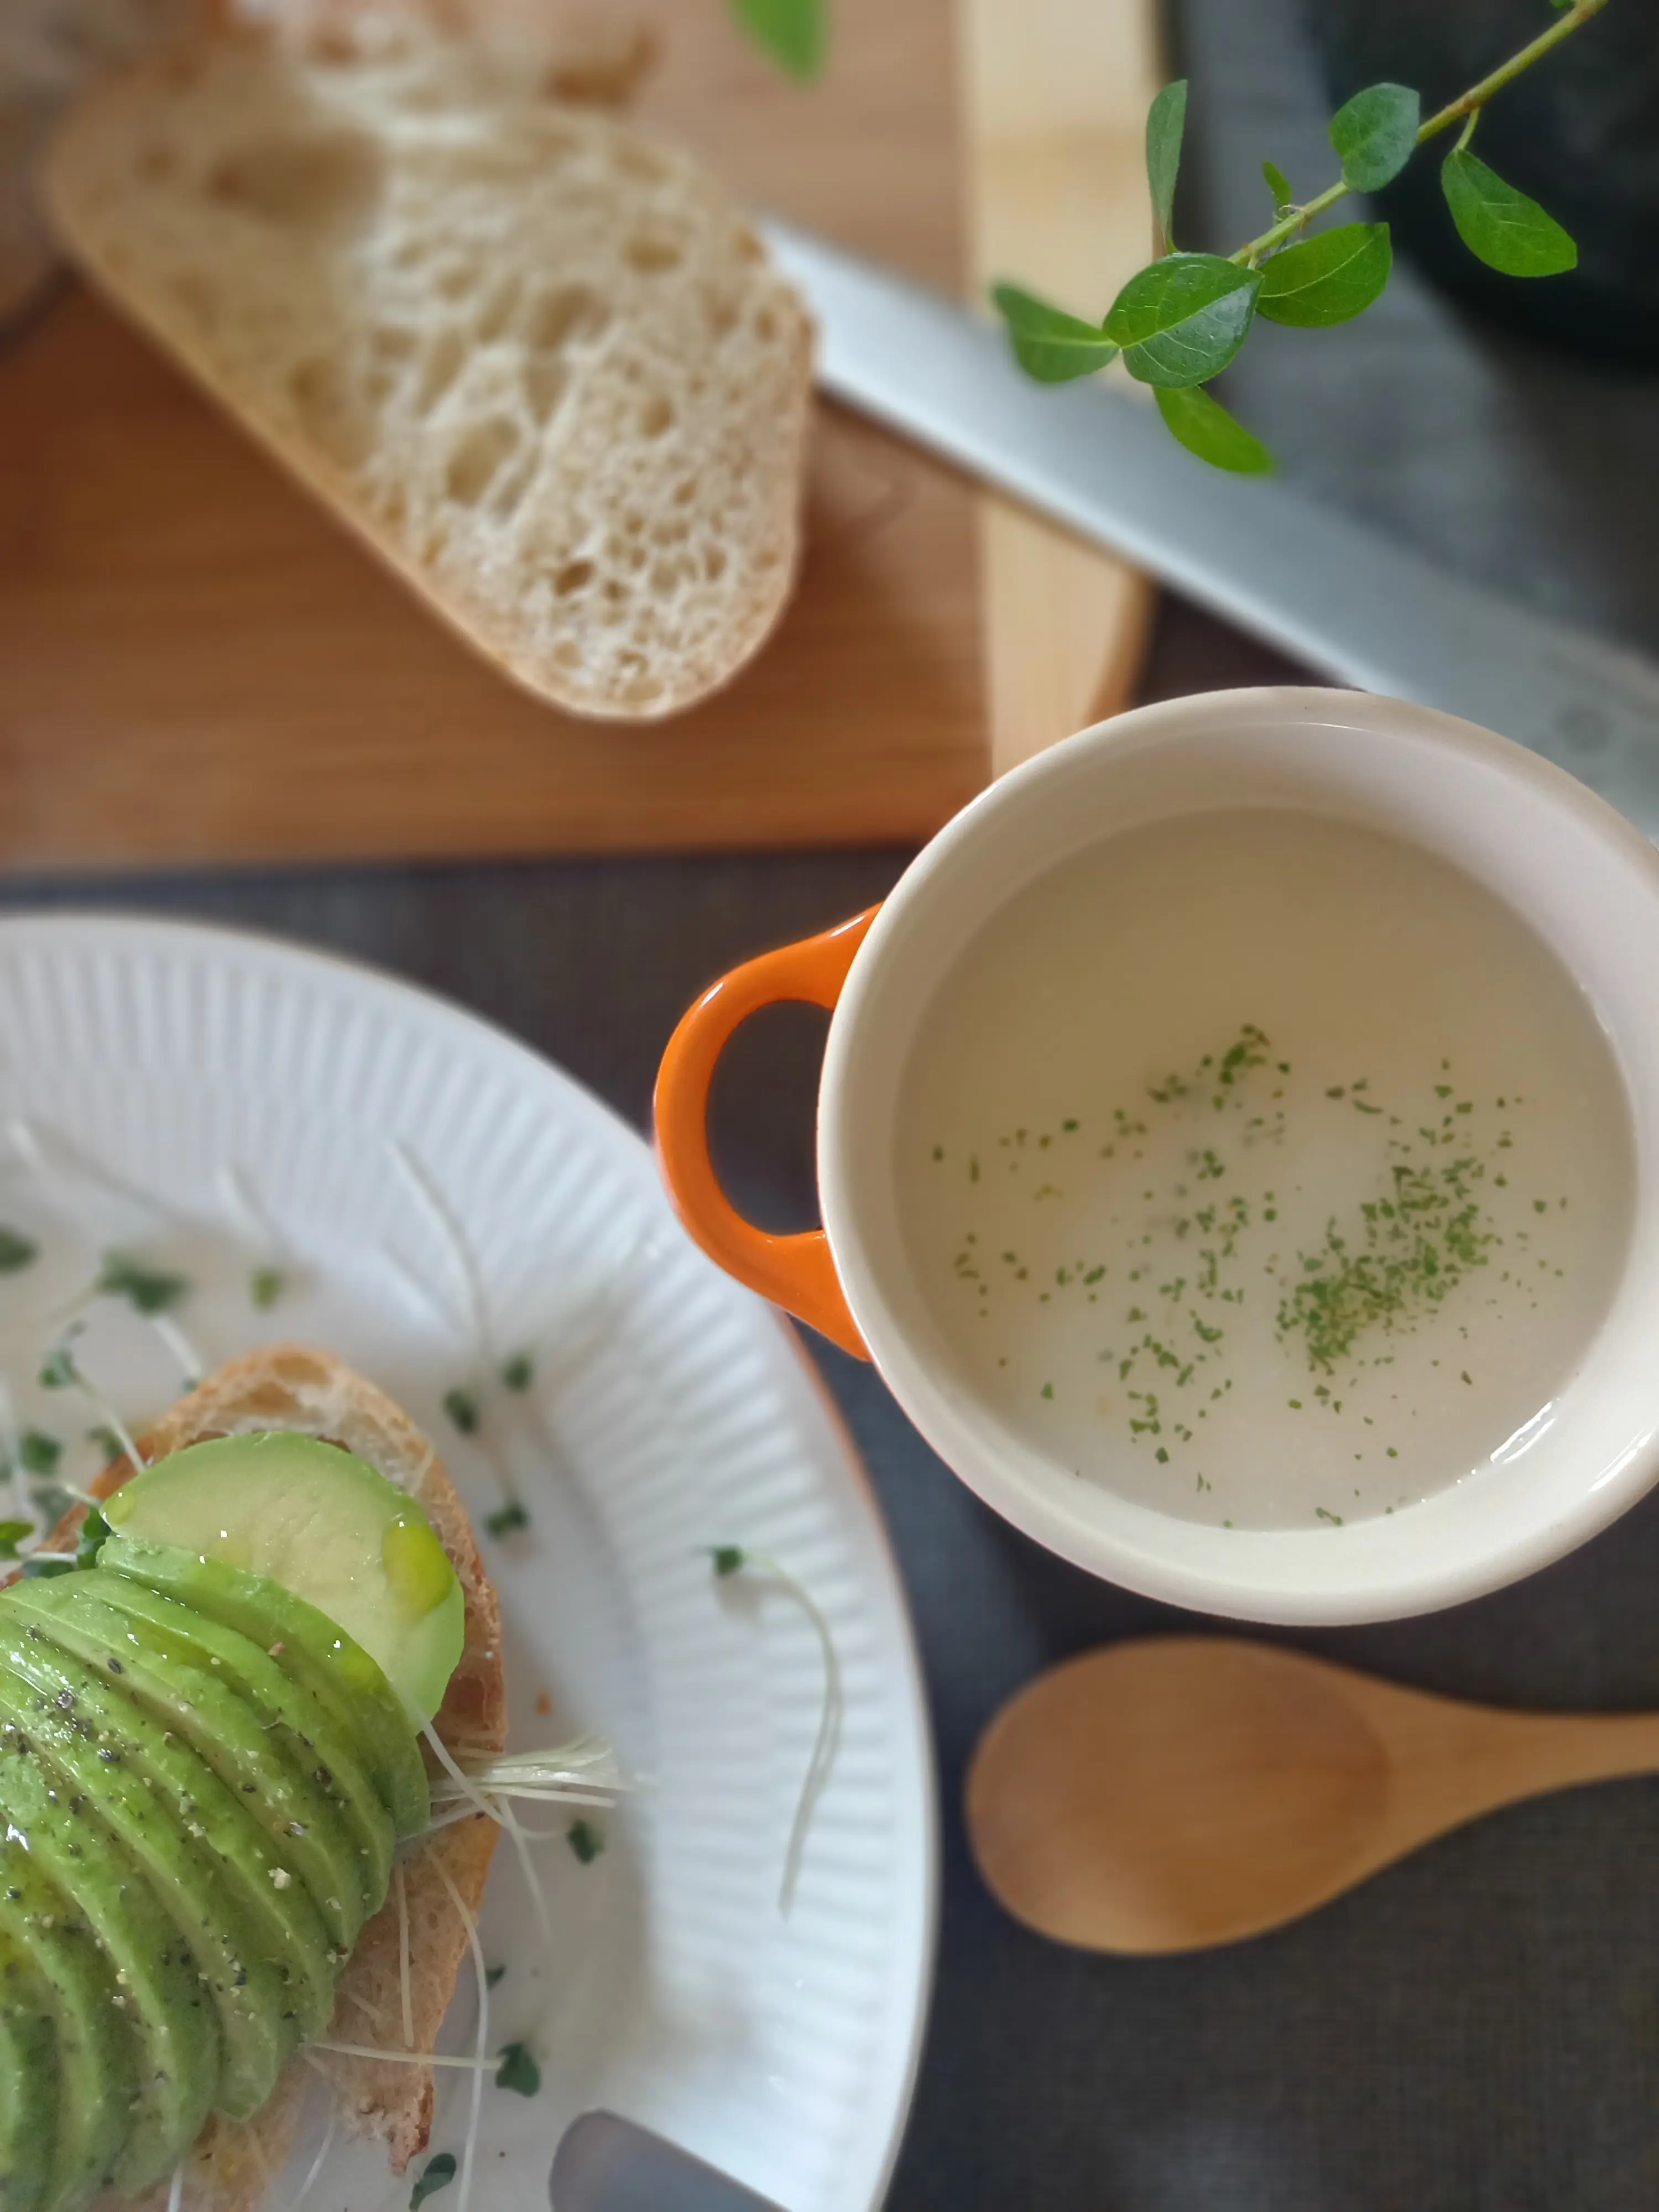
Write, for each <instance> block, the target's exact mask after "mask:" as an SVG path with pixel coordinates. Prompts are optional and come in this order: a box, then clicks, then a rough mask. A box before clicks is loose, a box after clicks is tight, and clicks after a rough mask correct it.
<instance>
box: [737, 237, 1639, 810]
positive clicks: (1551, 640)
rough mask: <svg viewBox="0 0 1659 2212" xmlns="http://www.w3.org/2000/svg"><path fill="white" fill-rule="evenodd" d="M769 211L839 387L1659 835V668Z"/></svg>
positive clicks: (937, 449)
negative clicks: (1496, 739)
mask: <svg viewBox="0 0 1659 2212" xmlns="http://www.w3.org/2000/svg"><path fill="white" fill-rule="evenodd" d="M762 228H763V231H764V233H765V235H766V239H767V241H768V244H769V246H770V247H771V249H772V252H773V253H774V254H775V256H776V258H777V260H778V262H779V263H780V264H781V266H782V268H783V269H784V270H785V271H786V272H787V275H788V276H790V277H791V278H792V279H793V282H794V283H795V284H796V285H797V286H798V287H799V289H800V291H801V293H802V295H804V297H805V300H806V301H807V304H808V306H809V307H811V312H812V314H813V316H814V318H815V319H816V320H817V325H818V362H817V376H818V382H819V384H820V386H822V388H823V390H824V391H825V392H828V393H829V395H830V396H831V397H832V398H836V399H840V400H843V401H845V402H846V403H847V404H848V405H849V406H851V407H854V408H856V409H857V410H859V411H860V413H863V414H866V415H868V416H872V417H873V418H874V419H875V420H876V421H878V422H882V423H884V424H885V425H886V426H887V427H888V428H890V429H893V430H896V431H898V432H900V433H901V434H902V435H903V436H905V437H907V438H908V439H911V440H912V441H915V443H916V444H918V445H921V446H924V447H927V448H929V449H930V450H931V451H932V452H933V453H938V454H939V455H940V456H942V457H943V458H944V459H946V460H948V461H951V462H954V463H955V464H956V465H957V466H958V467H961V468H963V469H965V470H967V471H969V473H970V474H972V475H974V476H975V477H979V478H981V480H982V481H983V482H984V483H988V484H993V485H994V486H995V487H996V488H997V489H999V490H1001V491H1005V492H1008V493H1011V494H1012V495H1013V496H1014V497H1015V498H1017V499H1019V500H1022V501H1024V502H1025V503H1026V504H1028V505H1029V506H1030V507H1035V508H1036V509H1037V510H1038V511H1039V512H1040V513H1043V514H1046V515H1048V516H1050V517H1052V518H1053V519H1054V520H1055V521H1057V522H1060V523H1063V524H1066V526H1069V527H1070V528H1071V529H1073V530H1075V531H1076V532H1078V534H1079V536H1080V537H1083V538H1091V539H1092V540H1093V541H1094V542H1095V543H1097V544H1101V545H1104V546H1107V547H1109V549H1110V550H1112V551H1113V552H1115V553H1120V554H1121V555H1122V556H1124V557H1125V558H1126V559H1127V560H1129V561H1132V562H1135V563H1136V564H1137V565H1138V566H1139V567H1140V568H1145V569H1147V570H1149V571H1150V572H1151V573H1152V574H1153V575H1155V576H1158V577H1159V578H1160V579H1161V580H1163V581H1164V582H1165V583H1167V584H1170V585H1172V586H1174V587H1175V588H1176V590H1177V591H1180V592H1185V593H1186V594H1187V595H1188V597H1189V598H1191V599H1196V600H1198V601H1200V603H1201V604H1202V605H1205V606H1206V607H1209V608H1211V609H1212V610H1213V611H1215V612H1216V613H1217V614H1219V615H1223V616H1225V617H1227V619H1228V620H1230V621H1231V622H1234V623H1237V624H1238V626H1239V627H1240V628H1241V629H1248V630H1250V631H1253V632H1254V633H1255V635H1257V636H1258V637H1262V638H1266V639H1267V640H1268V641H1270V642H1271V643H1273V644H1274V645H1277V646H1279V647H1282V648H1283V649H1284V650H1285V652H1287V653H1293V654H1295V655H1297V657H1298V658H1300V659H1304V660H1307V661H1310V662H1311V663H1313V664H1314V665H1316V666H1317V667H1319V668H1320V669H1322V670H1323V671H1326V672H1327V673H1328V674H1330V675H1332V676H1334V677H1335V678H1337V679H1338V680H1339V681H1340V682H1344V683H1348V684H1356V685H1358V686H1359V687H1360V688H1362V689H1363V690H1370V691H1381V692H1387V693H1390V694H1392V695H1393V696H1395V697H1398V698H1401V699H1413V700H1417V701H1419V702H1422V703H1423V704H1424V705H1426V706H1431V707H1441V708H1445V709H1446V710H1447V711H1448V712H1449V713H1451V714H1462V715H1465V716H1467V717H1468V720H1471V721H1474V722H1480V723H1484V724H1485V725H1486V727H1487V728H1489V729H1493V730H1499V731H1502V732H1504V734H1505V735H1506V736H1509V737H1511V738H1517V739H1518V740H1519V741H1520V742H1521V743H1522V744H1526V745H1530V746H1531V747H1532V748H1533V749H1534V750H1535V751H1538V752H1541V753H1543V754H1546V755H1547V757H1549V758H1550V759H1552V760H1554V761H1557V762H1559V763H1560V764H1561V766H1562V767H1564V768H1565V769H1569V770H1571V773H1572V774H1573V775H1576V776H1577V777H1578V778H1579V779H1580V780H1581V781H1583V782H1584V783H1587V784H1589V786H1590V787H1592V788H1593V789H1594V790H1596V791H1599V792H1601V793H1602V795H1603V796H1604V797H1605V798H1607V799H1609V800H1610V801H1611V802H1612V804H1613V805H1615V806H1617V807H1619V808H1620V810H1621V811H1623V812H1624V813H1625V814H1626V815H1628V816H1629V817H1630V818H1631V820H1632V821H1633V822H1635V823H1638V825H1639V826H1640V827H1641V828H1642V829H1644V830H1646V831H1647V832H1648V833H1649V834H1650V836H1659V665H1655V664H1654V663H1652V662H1650V661H1648V660H1646V659H1643V658H1642V657H1641V656H1640V655H1638V654H1636V653H1629V652H1626V651H1624V650H1622V649H1621V648H1620V647H1617V646H1613V645H1611V644H1608V643H1607V642H1606V641H1603V640H1601V639H1600V638H1597V637H1594V636H1591V635H1589V634H1588V633H1586V632H1584V631H1582V630H1577V629H1571V628H1570V627H1568V626H1567V625H1566V624H1565V623H1557V622H1553V621H1552V620H1551V619H1549V618H1548V617H1547V616H1544V615H1541V614H1538V613H1534V612H1533V611H1530V610H1528V609H1527V608H1525V607H1522V606H1520V605H1516V604H1514V603H1513V602H1511V601H1510V600H1508V599H1502V598H1500V597H1498V595H1497V594H1495V593H1493V592H1487V591H1484V590H1482V589H1480V588H1479V587H1478V586H1474V585H1473V584H1468V583H1466V582H1464V581H1463V580H1462V579H1461V578H1459V577H1457V576H1455V575H1453V574H1450V573H1449V571H1447V570H1445V569H1443V568H1437V567H1436V566H1435V565H1434V563H1433V562H1429V561H1425V560H1424V559H1422V558H1421V557H1420V556H1418V555H1416V554H1414V553H1412V552H1410V551H1408V550H1406V549H1405V548H1404V547H1402V546H1400V545H1396V544H1393V543H1392V542H1390V541H1389V539H1388V538H1384V537H1383V536H1382V535H1380V534H1379V533H1377V532H1373V531H1371V530H1370V529H1368V528H1367V527H1366V526H1364V524H1362V523H1358V522H1355V521H1352V520H1349V519H1348V518H1347V517H1346V516H1344V515H1341V514H1340V513H1335V512H1334V511H1333V510H1332V509H1330V508H1328V507H1320V506H1317V505H1316V504H1315V503H1314V502H1312V501H1309V500H1305V499H1304V498H1302V497H1300V496H1299V495H1297V493H1295V492H1293V491H1291V490H1288V489H1285V486H1284V485H1282V484H1280V483H1276V482H1274V481H1273V480H1271V479H1266V478H1262V477H1233V476H1227V475H1225V474H1224V473H1223V472H1221V471H1218V470H1214V469H1210V468H1207V467H1206V465H1204V464H1203V463H1202V462H1200V461H1196V460H1194V459H1193V458H1192V456H1191V455H1190V454H1188V453H1184V452H1183V451H1182V448H1181V447H1178V446H1177V445H1176V443H1175V441H1174V440H1173V439H1172V438H1171V437H1170V435H1169V433H1168V432H1167V431H1166V430H1165V429H1164V426H1163V424H1162V422H1160V421H1159V420H1158V416H1157V415H1156V413H1155V411H1154V410H1153V409H1152V408H1151V407H1149V406H1143V405H1139V404H1136V402H1135V401H1134V400H1133V399H1131V398H1127V397H1126V396H1124V395H1122V394H1121V393H1118V392H1112V391H1110V390H1109V389H1108V388H1107V387H1105V386H1103V385H1101V384H1100V383H1099V382H1098V381H1095V382H1086V383H1079V384H1069V385H1044V384H1036V383H1034V382H1033V381H1032V380H1030V378H1028V377H1027V376H1025V375H1024V374H1023V372H1022V371H1021V370H1020V369H1019V368H1017V367H1016V365H1015V363H1014V362H1013V361H1012V357H1011V356H1010V353H1009V349H1008V344H1007V340H1006V337H1004V336H1003V334H1002V332H1001V331H1000V330H998V329H996V328H994V326H993V325H991V324H990V323H988V322H987V321H984V320H981V319H980V318H979V317H977V316H975V315H973V314H970V313H969V312H968V311H967V310H966V309H965V308H963V307H960V306H958V305H957V303H956V302H955V301H950V300H946V299H945V298H943V297H941V296H940V295H938V294H935V293H932V292H929V291H927V289H925V288H923V287H922V286H920V285H917V284H914V283H909V282H908V281H907V280H906V279H904V278H902V277H900V276H895V275H893V274H892V273H891V272H890V271H889V270H883V269H880V268H878V267H877V266H876V265H875V264H872V263H870V262H866V261H863V260H860V258H858V257H857V256H855V255H854V254H850V253H847V252H843V251H842V249H841V248H840V247H838V246H829V245H827V244H826V243H825V242H824V241H823V240H821V239H817V238H813V237H811V236H810V235H809V234H806V233H805V232H804V231H799V230H796V229H794V228H793V227H791V226H790V225H788V224H786V223H781V222H765V223H763V225H762Z"/></svg>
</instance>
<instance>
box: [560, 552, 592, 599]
mask: <svg viewBox="0 0 1659 2212" xmlns="http://www.w3.org/2000/svg"><path fill="white" fill-rule="evenodd" d="M592 580H593V563H592V562H591V561H567V562H565V564H564V566H563V568H559V569H556V570H555V571H554V575H553V590H554V592H555V594H556V597H558V598H559V599H574V598H575V596H576V594H577V592H585V591H586V589H587V587H588V586H589V585H590V584H591V583H592Z"/></svg>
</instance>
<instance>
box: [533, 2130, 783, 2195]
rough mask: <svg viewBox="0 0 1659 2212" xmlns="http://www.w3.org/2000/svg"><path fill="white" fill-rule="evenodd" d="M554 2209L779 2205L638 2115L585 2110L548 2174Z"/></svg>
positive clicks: (562, 2142)
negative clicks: (661, 2133)
mask: <svg viewBox="0 0 1659 2212" xmlns="http://www.w3.org/2000/svg"><path fill="white" fill-rule="evenodd" d="M548 2191H549V2194H550V2197H551V2198H552V2202H553V2212H783V2207H782V2206H781V2204H775V2203H773V2202H772V2200H771V2198H770V2197H757V2195H756V2194H755V2192H754V2191H753V2190H752V2189H745V2188H744V2186H743V2185H742V2183H741V2182H738V2181H733V2180H732V2178H731V2176H730V2175H729V2174H725V2173H719V2172H716V2171H715V2170H714V2167H713V2166H705V2165H704V2163H703V2161H702V2159H700V2158H693V2157H692V2155H691V2154H690V2151H684V2150H681V2149H680V2148H679V2146H678V2144H677V2143H671V2142H667V2141H665V2138H664V2137H663V2136H659V2135H653V2133H652V2131H651V2130H650V2129H649V2128H642V2127H641V2125H640V2124H639V2123H638V2121H637V2120H625V2119H623V2118H622V2117H621V2115H620V2114H619V2113H617V2112H584V2113H583V2114H582V2116H581V2118H580V2119H579V2120H573V2121H572V2122H571V2124H570V2125H569V2126H568V2128H567V2129H566V2130H565V2131H564V2134H563V2136H562V2138H561V2140H560V2142H559V2148H558V2153H557V2155H556V2157H555V2159H554V2160H553V2171H552V2172H551V2174H550V2176H549V2177H548Z"/></svg>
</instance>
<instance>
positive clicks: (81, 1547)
mask: <svg viewBox="0 0 1659 2212" xmlns="http://www.w3.org/2000/svg"><path fill="white" fill-rule="evenodd" d="M109 1533H110V1527H109V1522H107V1521H106V1520H105V1518H104V1516H103V1515H102V1514H101V1513H100V1511H99V1510H98V1508H97V1507H96V1506H95V1505H89V1506H88V1508H87V1513H86V1518H85V1519H84V1520H83V1521H82V1523H81V1541H80V1542H79V1543H78V1544H77V1545H76V1547H75V1564H76V1566H77V1567H90V1566H95V1565H97V1561H98V1554H99V1553H100V1552H101V1551H102V1550H103V1548H104V1545H105V1543H106V1541H107V1540H108V1537H109Z"/></svg>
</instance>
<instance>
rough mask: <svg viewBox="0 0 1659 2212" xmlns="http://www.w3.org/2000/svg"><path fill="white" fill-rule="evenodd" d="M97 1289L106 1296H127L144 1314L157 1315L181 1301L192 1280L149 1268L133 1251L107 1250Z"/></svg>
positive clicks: (130, 1302)
mask: <svg viewBox="0 0 1659 2212" xmlns="http://www.w3.org/2000/svg"><path fill="white" fill-rule="evenodd" d="M98 1288H99V1290H100V1291H101V1292H102V1293H103V1295H104V1296H105V1297H110V1298H125V1299H126V1301H127V1303H128V1304H130V1305H131V1306H133V1307H135V1308H136V1309H137V1311H138V1312H139V1313H141V1314H158V1313H165V1312H166V1311H167V1308H168V1307H169V1306H176V1305H177V1304H178V1303H179V1299H180V1298H181V1297H184V1295H185V1291H188V1290H189V1288H190V1279H189V1277H188V1276H187V1275H169V1274H167V1273H164V1272H163V1271H162V1270H161V1268H159V1267H145V1265H144V1263H143V1261H142V1260H135V1259H134V1258H133V1256H132V1255H131V1253H130V1252H106V1253H105V1255H104V1265H103V1268H102V1271H101V1273H100V1275H99V1277H98Z"/></svg>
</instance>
